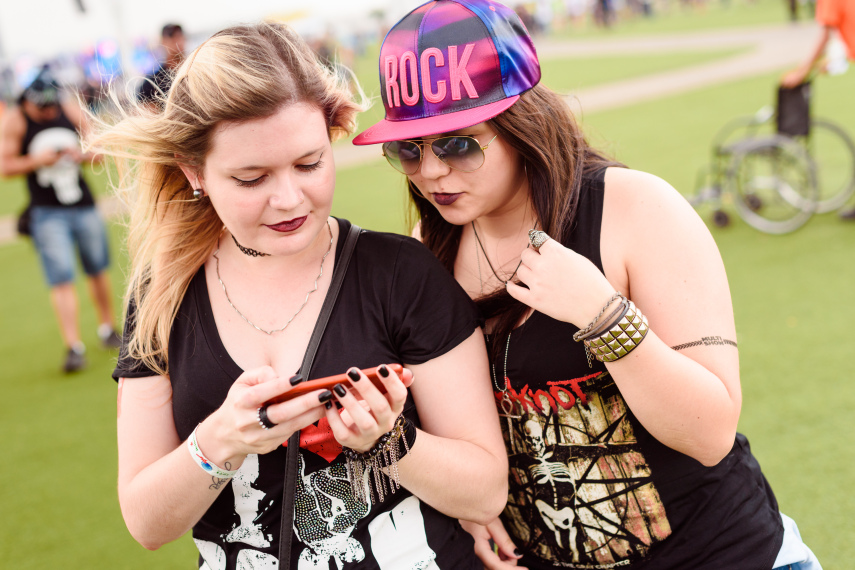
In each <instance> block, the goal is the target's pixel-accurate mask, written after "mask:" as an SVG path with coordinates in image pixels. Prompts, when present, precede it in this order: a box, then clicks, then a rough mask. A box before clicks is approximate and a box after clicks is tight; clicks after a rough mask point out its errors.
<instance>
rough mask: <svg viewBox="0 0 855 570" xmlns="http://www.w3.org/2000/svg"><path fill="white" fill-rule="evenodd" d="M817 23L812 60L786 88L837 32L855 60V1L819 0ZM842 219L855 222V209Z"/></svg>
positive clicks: (788, 79)
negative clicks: (818, 31) (820, 28)
mask: <svg viewBox="0 0 855 570" xmlns="http://www.w3.org/2000/svg"><path fill="white" fill-rule="evenodd" d="M816 21H817V22H819V24H820V25H822V34H821V35H820V37H819V41H818V42H817V43H816V47H814V49H813V51H812V52H811V55H810V58H808V59H807V61H805V62H804V63H803V64H802V65H801V66H799V67H798V68H796V69H794V70H792V71H790V72H788V73H787V74H785V75H784V77H783V79H782V80H781V85H783V86H784V87H790V88H792V87H795V86H796V85H799V84H800V83H803V82H804V81H805V80H806V79H807V78H808V76H809V75H810V73H811V71H813V69H814V67H815V66H816V65H817V63H818V62H819V61H820V60H821V59H822V56H823V53H824V52H825V47H826V46H827V45H828V42H829V40H830V39H831V34H832V32H834V31H836V32H837V33H838V34H839V35H840V39H841V40H842V41H843V43H844V44H845V45H846V53H847V55H848V56H849V59H851V60H855V0H818V1H817V3H816ZM840 217H841V218H843V219H847V220H855V208H852V209H850V210H846V211H844V212H841V213H840Z"/></svg>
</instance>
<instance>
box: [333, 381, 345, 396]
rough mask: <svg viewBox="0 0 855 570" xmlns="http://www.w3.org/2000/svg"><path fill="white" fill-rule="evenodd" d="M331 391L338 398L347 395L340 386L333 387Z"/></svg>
mask: <svg viewBox="0 0 855 570" xmlns="http://www.w3.org/2000/svg"><path fill="white" fill-rule="evenodd" d="M333 391H335V393H336V395H337V396H338V397H339V398H343V397H344V396H345V395H346V394H347V390H345V389H344V386H342V385H341V384H336V385H335V386H333Z"/></svg>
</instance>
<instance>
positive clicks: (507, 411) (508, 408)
mask: <svg viewBox="0 0 855 570" xmlns="http://www.w3.org/2000/svg"><path fill="white" fill-rule="evenodd" d="M510 348H511V333H508V340H507V341H506V342H505V375H504V377H503V378H504V381H505V386H504V387H503V388H499V379H498V378H497V377H496V363H495V362H493V363H492V364H491V365H490V366H491V368H492V370H493V377H492V380H493V387H495V388H496V391H497V392H501V393H502V401H501V402H500V403H499V405H500V406H501V408H502V412H503V413H502V414H499V416H500V417H503V418H507V419H508V429H509V430H510V429H511V419H519V417H520V416H515V415H513V414H512V413H511V412H513V411H514V403H513V402H512V401H511V397H510V395H509V394H508V384H509V383H510V378H508V350H509V349H510Z"/></svg>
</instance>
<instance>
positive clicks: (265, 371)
mask: <svg viewBox="0 0 855 570" xmlns="http://www.w3.org/2000/svg"><path fill="white" fill-rule="evenodd" d="M292 388H293V386H292V384H291V381H290V379H289V378H283V377H280V376H279V375H278V374H277V373H276V371H275V370H273V368H271V367H270V366H262V367H260V368H255V369H252V370H247V371H246V372H244V373H243V374H241V375H240V377H238V379H237V380H235V383H234V384H233V385H232V387H231V389H229V393H228V395H227V396H226V400H225V402H223V404H222V405H221V406H220V407H219V409H217V411H215V412H214V413H213V414H211V416H210V417H209V418H208V419H206V420H205V421H204V422H202V423H201V424H200V425H199V428H198V429H197V432H196V438H197V440H198V441H199V446H200V447H201V448H202V449H203V451H204V452H205V455H207V457H208V458H209V459H210V460H211V461H213V462H214V463H216V464H217V465H225V464H226V462H229V463H230V464H231V465H232V466H233V467H232V469H236V468H237V466H239V465H240V464H241V463H243V460H244V458H245V457H246V456H247V455H249V454H251V453H256V454H265V453H270V452H271V451H273V450H274V449H276V448H277V447H279V446H280V445H282V444H283V443H284V442H286V441H288V438H289V437H291V434H293V433H294V432H295V431H297V430H299V429H302V428H304V427H306V426H308V425H310V424H313V423H314V422H316V421H318V420H320V419H321V418H322V417H324V411H325V410H324V406H323V403H324V402H325V401H327V400H329V399H330V398H331V397H332V394H330V392H329V391H328V390H315V391H312V392H308V393H306V394H303V395H302V396H298V397H296V398H293V399H291V400H288V401H285V402H280V403H278V404H272V405H270V406H268V408H267V417H268V419H269V420H270V421H271V422H273V423H275V424H276V426H275V427H272V428H270V429H264V428H263V427H261V424H259V421H258V408H260V407H261V406H263V405H264V404H265V402H268V401H269V400H270V399H272V398H273V397H275V396H278V395H280V394H283V393H285V392H287V391H288V390H291V389H292ZM322 396H323V398H321V397H322Z"/></svg>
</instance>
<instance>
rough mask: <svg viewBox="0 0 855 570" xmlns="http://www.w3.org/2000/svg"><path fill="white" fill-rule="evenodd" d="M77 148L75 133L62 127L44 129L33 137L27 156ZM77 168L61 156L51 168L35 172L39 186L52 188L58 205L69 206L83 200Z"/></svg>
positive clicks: (43, 168) (68, 158) (68, 159)
mask: <svg viewBox="0 0 855 570" xmlns="http://www.w3.org/2000/svg"><path fill="white" fill-rule="evenodd" d="M76 148H79V142H78V139H77V133H75V132H74V131H72V130H71V129H67V128H64V127H53V128H50V129H45V130H43V131H41V132H40V133H38V134H37V135H36V136H35V137H33V141H32V142H31V143H30V146H29V148H28V149H27V153H28V154H38V153H40V152H42V151H45V150H55V151H63V150H70V149H76ZM78 176H79V167H78V166H77V163H76V162H74V159H72V158H71V157H70V156H63V157H62V158H60V159H59V160H57V161H56V162H55V163H54V164H52V165H51V166H43V167H41V168H39V169H38V170H36V180H37V181H38V183H39V185H41V186H45V187H52V188H53V189H54V192H55V193H56V198H57V200H59V202H60V204H64V205H66V206H70V205H72V204H76V203H77V202H79V201H80V199H81V198H83V189H82V188H80V183H79V180H78Z"/></svg>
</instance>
